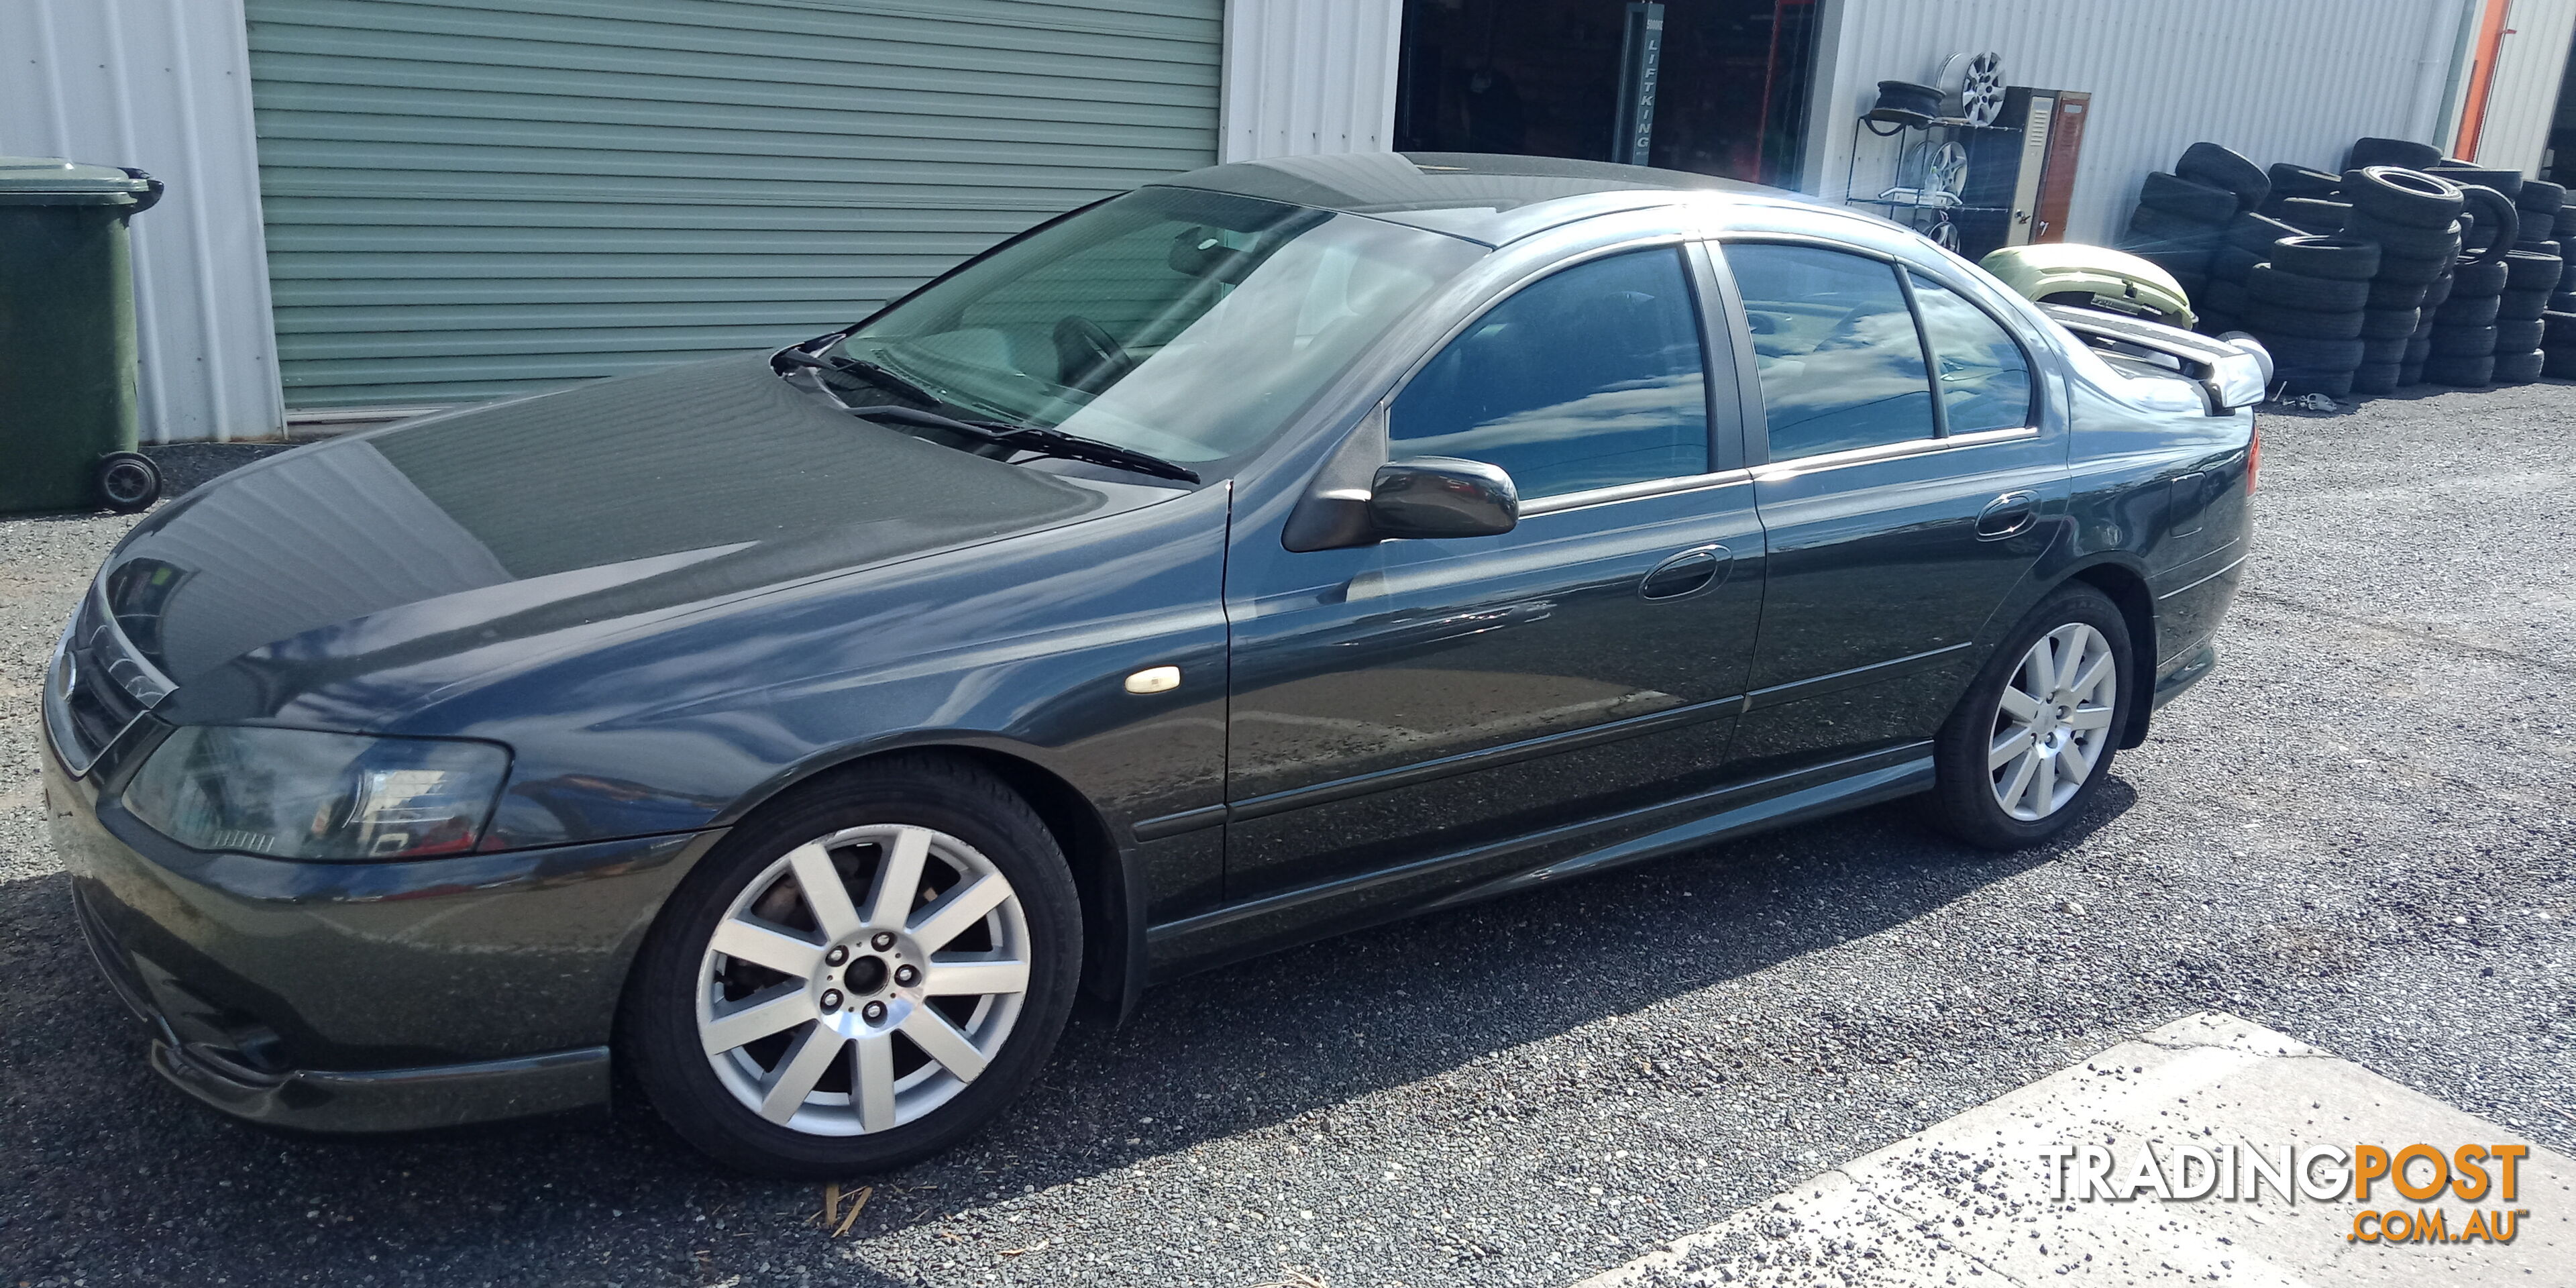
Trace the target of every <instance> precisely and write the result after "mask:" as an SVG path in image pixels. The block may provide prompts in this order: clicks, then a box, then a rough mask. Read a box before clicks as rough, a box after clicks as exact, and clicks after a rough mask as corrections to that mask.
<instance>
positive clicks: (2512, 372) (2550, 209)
mask: <svg viewBox="0 0 2576 1288" xmlns="http://www.w3.org/2000/svg"><path fill="white" fill-rule="evenodd" d="M2513 204H2514V212H2515V214H2516V216H2517V217H2518V218H2520V219H2521V221H2522V230H2521V232H2522V237H2521V240H2519V241H2517V242H2516V243H2515V244H2514V248H2513V251H2512V253H2510V254H2508V255H2506V256H2505V284H2504V295H2503V296H2502V297H2501V298H2502V302H2501V304H2500V305H2499V306H2498V308H2497V310H2496V366H2495V378H2496V383H2498V384H2510V385H2527V384H2530V383H2531V382H2533V381H2535V380H2538V379H2540V377H2541V375H2542V374H2543V373H2544V371H2545V370H2546V369H2547V367H2548V363H2549V359H2548V355H2547V354H2546V353H2545V352H2543V349H2544V346H2545V345H2546V343H2547V337H2548V325H2547V313H2548V310H2549V309H2550V308H2551V307H2552V301H2554V300H2555V299H2556V298H2557V297H2558V295H2559V293H2560V291H2561V290H2562V289H2564V287H2565V285H2566V277H2567V257H2566V251H2565V249H2564V243H2562V242H2560V241H2559V240H2558V239H2557V237H2556V236H2555V233H2556V230H2557V223H2558V216H2559V214H2560V213H2561V212H2562V211H2563V210H2564V209H2565V207H2566V204H2567V189H2566V188H2564V187H2562V186H2560V185H2558V184H2555V183H2549V182H2546V181H2543V180H2539V179H2525V180H2523V183H2522V189H2521V191H2519V192H2516V193H2515V194H2514V197H2513Z"/></svg>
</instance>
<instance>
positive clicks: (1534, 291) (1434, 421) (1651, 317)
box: [1387, 250, 1708, 497]
mask: <svg viewBox="0 0 2576 1288" xmlns="http://www.w3.org/2000/svg"><path fill="white" fill-rule="evenodd" d="M1392 412H1393V414H1392V416H1391V417H1390V418H1389V420H1388V423H1387V433H1388V436H1389V437H1390V438H1392V439H1393V440H1394V454H1395V455H1396V456H1397V457H1399V458H1400V457H1407V456H1460V457H1465V458H1466V459H1468V460H1471V461H1484V462H1486V463H1488V464H1493V465H1499V466H1502V467H1503V468H1504V469H1505V470H1507V471H1509V472H1510V474H1511V476H1512V481H1513V482H1514V483H1516V484H1518V485H1519V487H1520V493H1521V495H1522V496H1523V497H1541V496H1555V495H1558V494H1561V493H1565V492H1580V491H1583V490H1584V489H1586V488H1596V487H1610V486H1613V485H1616V484H1620V483H1637V482H1642V481H1644V480H1647V479H1659V478H1672V477H1676V476H1679V475H1688V474H1705V473H1707V472H1708V393H1707V386H1706V380H1705V378H1704V376H1703V374H1702V372H1701V370H1700V353H1699V322H1698V306H1697V305H1696V303H1695V302H1694V301H1693V299H1692V297H1691V290H1690V281H1689V279H1688V278H1687V277H1685V276H1684V275H1683V272H1682V261H1681V256H1680V253H1679V252H1677V251H1671V250H1654V251H1637V252H1634V253H1631V254H1626V255H1614V256H1611V257H1610V258H1608V259H1598V260H1594V261H1592V262H1591V263H1588V264H1578V265H1576V266H1575V267H1573V268H1569V269H1567V270H1565V271H1564V272H1562V273H1558V274H1556V275H1555V276H1553V277H1550V278H1547V279H1545V280H1543V281H1540V282H1538V283H1536V284H1534V285H1532V286H1529V287H1527V288H1525V289H1523V290H1522V291H1521V292H1520V293H1518V294H1516V295H1514V296H1512V297H1511V298H1509V299H1507V300H1504V301H1503V302H1502V303H1500V304H1497V305H1495V306H1494V307H1493V308H1492V309H1491V310H1489V311H1487V312H1486V314H1485V315H1484V316H1483V317H1481V318H1479V319H1477V320H1476V322H1475V323H1474V324H1473V325H1472V326H1470V327H1469V328H1468V329H1467V331H1466V332H1465V333H1464V334H1462V335H1460V336H1459V337H1458V338H1457V339H1455V340H1452V341H1450V342H1449V347H1447V348H1445V349H1442V350H1441V351H1440V354H1439V356H1437V357H1435V358H1433V359H1432V360H1431V362H1430V363H1429V364H1428V365H1426V366H1425V367H1423V369H1422V371H1421V373H1420V374H1418V375H1416V376H1415V377H1414V378H1413V382H1412V383H1411V384H1409V385H1406V386H1405V389H1404V392H1403V393H1402V394H1401V395H1398V396H1397V398H1396V400H1395V406H1394V408H1393V409H1392Z"/></svg>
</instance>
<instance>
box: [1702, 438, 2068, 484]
mask: <svg viewBox="0 0 2576 1288" xmlns="http://www.w3.org/2000/svg"><path fill="white" fill-rule="evenodd" d="M2039 436H2040V429H2039V426H2037V425H2021V426H2017V427H2015V428H2011V429H1981V430H1978V431H1977V432H1976V433H1973V434H1953V435H1951V436H1949V437H1947V438H1909V439H1906V440H1904V441H1902V442H1896V443H1878V444H1875V445H1873V446H1869V447H1854V448H1848V449H1845V450H1843V451H1839V452H1819V453H1817V454H1816V455H1814V456H1795V457H1791V458H1790V459H1788V460H1785V461H1774V462H1772V463H1771V464H1768V465H1765V466H1762V467H1761V468H1759V469H1756V470H1754V471H1753V472H1752V473H1753V477H1754V478H1756V479H1758V480H1761V481H1763V482H1772V481H1775V480H1779V479H1788V478H1795V477H1797V476H1798V475H1801V474H1817V473H1822V472H1823V471H1826V470H1838V469H1841V468H1843V467H1844V466H1846V465H1867V464H1869V463H1870V462H1872V461H1885V460H1894V459H1896V458H1898V457H1905V456H1930V455H1933V454H1935V453H1939V452H1947V451H1954V450H1956V449H1958V448H1962V447H1983V446H1986V445H1988V444H1990V443H2009V442H2013V441H2016V440H2018V439H2024V438H2037V437H2039Z"/></svg>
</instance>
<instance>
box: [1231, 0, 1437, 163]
mask: <svg viewBox="0 0 2576 1288" xmlns="http://www.w3.org/2000/svg"><path fill="white" fill-rule="evenodd" d="M1403 36H1404V5H1403V3H1402V0H1227V3H1226V6H1225V134H1224V143H1223V145H1222V151H1223V154H1224V159H1225V160H1228V161H1251V160H1255V159H1258V158H1261V157H1284V156H1307V155H1311V154H1315V153H1334V152H1383V151H1385V150H1387V149H1388V148H1389V147H1391V146H1393V143H1392V140H1393V138H1394V133H1395V73H1396V52H1397V47H1398V46H1399V45H1400V44H1401V43H1402V41H1403Z"/></svg>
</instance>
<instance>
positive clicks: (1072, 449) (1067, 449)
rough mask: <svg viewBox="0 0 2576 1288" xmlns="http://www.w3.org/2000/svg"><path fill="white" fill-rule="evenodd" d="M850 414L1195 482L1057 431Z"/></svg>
mask: <svg viewBox="0 0 2576 1288" xmlns="http://www.w3.org/2000/svg"><path fill="white" fill-rule="evenodd" d="M850 414H852V415H854V416H859V417H862V418H864V419H867V420H890V421H895V422H897V423H899V424H905V425H925V426H928V427H930V428H932V429H944V430H946V431H948V432H949V433H952V434H961V435H964V436H965V437H967V438H971V439H974V440H975V441H977V442H982V443H995V444H999V445H1001V446H1003V447H1009V448H1015V449H1017V450H1019V451H1023V452H1034V453H1036V454H1037V455H1039V456H1058V457H1062V458H1064V459H1065V460H1068V461H1089V462H1090V463H1092V464H1094V465H1106V466H1108V467H1110V468H1111V469H1119V470H1133V471H1135V472H1136V473H1138V474H1151V475H1153V476H1154V477H1156V478H1166V479H1178V480H1180V481H1181V482H1183V483H1196V482H1198V481H1199V476H1198V471H1196V470H1193V469H1190V468H1188V467H1187V466H1182V465H1175V464H1173V463H1172V462H1170V461H1167V460H1164V459H1163V458H1162V457H1159V456H1155V455H1152V454H1150V453H1146V452H1140V451H1137V450H1136V449H1134V448H1132V447H1120V446H1119V445H1117V444H1116V443H1104V442H1101V441H1100V440H1099V439H1096V438H1084V437H1082V436H1081V435H1079V434H1068V433H1066V432H1064V431H1063V430H1060V429H1043V428H1040V427H1038V426H1036V425H1004V424H999V423H996V422H993V421H972V420H957V419H954V418H951V417H947V416H942V415H940V414H939V413H938V412H935V411H915V410H914V409H912V408H910V407H853V408H851V409H850Z"/></svg>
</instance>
